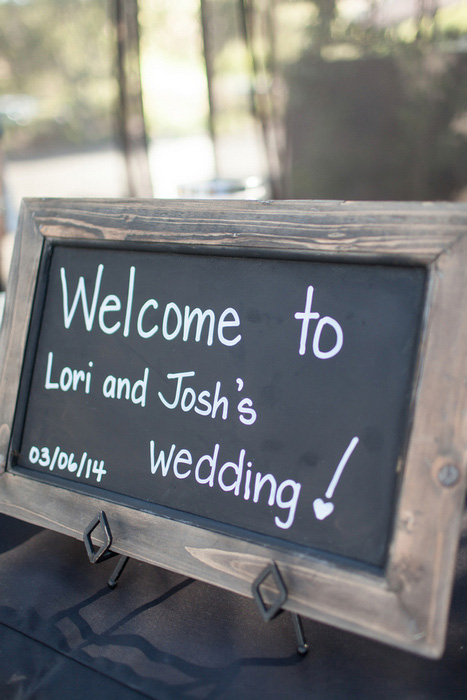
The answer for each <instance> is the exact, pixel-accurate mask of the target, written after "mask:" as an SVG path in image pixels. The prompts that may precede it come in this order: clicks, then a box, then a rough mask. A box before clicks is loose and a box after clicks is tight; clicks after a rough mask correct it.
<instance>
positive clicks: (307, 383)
mask: <svg viewBox="0 0 467 700" xmlns="http://www.w3.org/2000/svg"><path fill="white" fill-rule="evenodd" d="M465 308H467V206H466V205H462V204H455V205H454V204H430V203H422V204H418V203H405V204H401V203H382V202H380V203H378V202H375V203H368V202H367V203H364V202H306V201H304V202H240V201H238V202H226V201H224V202H222V201H212V202H203V201H198V202H190V201H166V202H164V201H160V200H156V201H152V200H147V201H146V200H145V201H125V200H56V199H52V200H47V199H45V200H43V199H41V200H27V201H26V202H24V204H23V207H22V214H21V219H20V223H19V228H18V233H17V236H16V241H15V250H14V257H13V262H12V267H11V273H10V278H9V282H8V289H7V295H6V302H5V312H4V318H3V323H2V327H1V332H0V512H3V513H5V514H7V515H10V516H14V517H17V518H21V519H24V520H26V521H28V522H31V523H34V524H36V525H39V526H42V527H48V528H51V529H54V530H57V531H58V532H61V533H64V534H67V535H69V536H72V537H76V538H78V539H80V540H83V539H84V545H85V546H83V557H84V559H85V562H84V563H85V564H87V559H86V554H87V556H88V557H89V559H90V560H91V562H93V563H94V562H95V561H96V560H99V559H100V558H103V557H107V555H109V554H110V555H111V554H114V553H115V554H121V555H123V557H130V558H132V559H139V560H141V561H145V562H149V563H152V564H155V565H157V566H160V567H163V568H166V569H171V570H173V571H177V572H179V573H181V574H183V575H186V576H190V577H194V578H198V579H200V580H204V581H207V582H209V583H211V584H214V585H217V586H220V587H223V588H226V589H228V590H231V591H234V592H236V593H239V594H241V595H245V596H250V597H254V599H255V601H256V604H257V605H258V608H259V610H260V612H261V614H263V615H265V613H267V615H265V616H270V615H274V614H275V613H276V612H278V611H279V610H280V609H283V610H287V611H290V612H293V613H297V614H299V615H305V616H308V617H311V618H313V619H315V620H318V621H321V622H325V623H327V624H332V625H335V626H337V627H339V628H342V629H345V630H348V631H351V632H356V633H359V634H364V635H367V636H369V637H371V638H374V639H377V640H379V641H383V642H387V643H390V644H393V645H396V646H398V647H401V648H404V649H408V650H411V651H415V652H417V653H420V654H424V655H427V656H431V657H437V656H439V655H440V654H441V653H442V651H443V647H444V640H445V634H446V626H447V619H448V614H449V603H450V596H451V591H452V582H453V572H454V566H455V559H456V552H457V546H458V541H459V532H460V526H461V518H462V513H463V509H464V504H465V491H466V483H467V469H466V464H467V459H466V451H465V446H466V445H467V435H466V434H465V426H466V423H465V405H466V400H467V396H466V394H467V382H465V377H466V376H467V357H466V347H467V316H466V315H465V314H464V313H462V311H463V310H464V309H465ZM120 561H121V562H122V561H124V560H120ZM129 578H130V575H129ZM271 611H272V612H271Z"/></svg>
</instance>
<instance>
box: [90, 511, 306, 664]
mask: <svg viewBox="0 0 467 700" xmlns="http://www.w3.org/2000/svg"><path fill="white" fill-rule="evenodd" d="M99 526H101V530H102V531H103V534H104V542H103V543H102V544H101V546H100V547H95V546H94V544H93V542H92V538H91V535H92V533H93V532H94V530H95V529H96V528H97V527H99ZM83 539H84V546H85V548H86V552H87V555H88V557H89V561H90V562H91V564H99V563H100V562H102V561H107V560H108V559H111V558H112V557H115V556H117V552H112V551H111V549H110V547H111V545H112V531H111V529H110V526H109V521H108V520H107V516H106V514H105V512H104V511H103V510H101V511H100V512H99V513H98V514H97V515H96V516H95V518H93V519H92V520H91V522H90V523H89V525H88V526H87V528H86V529H85V531H84V533H83ZM129 559H130V557H128V556H126V555H124V554H122V555H120V559H119V560H118V563H117V566H116V567H115V569H114V571H113V573H112V575H111V576H110V578H109V579H108V581H107V585H108V586H109V587H110V588H115V586H116V585H117V582H118V580H119V578H120V576H121V575H122V573H123V570H124V568H125V566H126V565H127V564H128V561H129ZM269 576H271V577H272V579H273V581H274V583H275V585H276V588H277V597H276V599H275V600H274V601H273V602H272V603H271V604H270V605H267V604H266V602H265V600H264V598H263V596H262V594H261V586H262V584H263V583H264V582H265V581H266V579H267V578H268V577H269ZM251 590H252V593H253V598H254V600H255V602H256V605H257V606H258V610H259V612H260V614H261V617H262V618H263V620H264V621H265V622H269V621H270V620H273V619H274V618H275V617H277V616H278V615H280V613H281V612H283V609H282V606H283V605H284V603H285V601H286V600H287V597H288V592H287V588H286V586H285V583H284V579H283V578H282V576H281V573H280V571H279V569H278V568H277V564H276V563H275V562H273V563H272V564H269V566H267V567H266V568H265V569H263V571H262V572H261V573H260V575H259V576H258V577H257V579H256V580H255V581H254V582H253V584H252V587H251ZM290 615H291V617H292V623H293V627H294V631H295V636H296V638H297V652H298V653H299V654H300V655H301V656H305V654H307V653H308V642H307V641H306V638H305V634H304V631H303V624H302V620H301V618H300V616H299V615H297V614H296V613H290Z"/></svg>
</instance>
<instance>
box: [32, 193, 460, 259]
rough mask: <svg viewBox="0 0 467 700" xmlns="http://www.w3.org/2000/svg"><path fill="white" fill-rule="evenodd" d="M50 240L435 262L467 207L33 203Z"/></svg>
mask: <svg viewBox="0 0 467 700" xmlns="http://www.w3.org/2000/svg"><path fill="white" fill-rule="evenodd" d="M28 206H29V207H31V208H32V209H34V212H35V213H34V220H35V222H36V225H37V228H38V230H39V231H40V232H41V233H42V234H43V235H44V236H49V237H56V238H65V239H67V238H73V236H77V237H79V238H84V239H87V240H94V241H103V240H109V239H110V240H122V241H132V240H133V241H135V240H138V241H139V242H145V241H146V242H152V241H155V242H159V243H161V242H162V243H169V242H172V243H174V244H179V245H188V246H190V245H194V244H195V245H197V246H199V245H203V246H208V247H210V248H217V249H225V248H226V249H229V248H242V247H248V248H251V249H252V250H255V249H256V250H264V249H269V251H287V252H288V253H289V254H293V253H296V254H313V256H314V257H316V258H321V257H329V256H333V257H336V256H342V255H343V256H346V257H351V258H355V259H358V260H367V259H372V260H373V259H379V260H380V261H390V260H398V261H399V262H400V261H401V259H405V260H407V261H411V262H412V263H420V264H425V263H430V262H432V261H433V260H434V258H436V256H437V255H438V254H439V253H440V251H441V250H445V249H446V248H448V247H449V246H450V245H452V244H453V243H454V242H455V241H456V240H457V239H458V238H459V236H462V235H463V232H465V229H466V226H467V211H466V209H467V208H466V207H462V206H461V207H455V208H454V209H453V208H452V206H449V205H438V206H434V205H432V204H395V203H383V204H378V203H371V202H369V203H362V202H359V203H355V202H302V201H296V202H295V201H283V202H268V201H267V202H253V201H228V202H227V201H212V202H209V207H207V206H206V202H203V201H200V200H195V201H189V200H165V201H157V203H155V202H154V200H133V201H131V202H128V201H127V202H121V201H120V202H115V201H112V200H66V202H64V201H61V200H45V201H43V200H28Z"/></svg>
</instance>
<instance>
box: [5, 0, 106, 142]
mask: <svg viewBox="0 0 467 700" xmlns="http://www.w3.org/2000/svg"><path fill="white" fill-rule="evenodd" d="M109 25H110V22H109V17H108V14H107V3H106V2H103V1H102V0H30V1H29V2H22V3H15V2H6V3H5V2H4V3H2V4H0V85H1V92H2V94H3V95H8V94H11V95H28V96H31V97H33V98H35V100H36V104H37V114H36V116H35V119H33V120H32V121H31V123H29V124H28V126H27V129H26V128H25V126H24V124H19V125H18V124H15V123H14V120H11V119H9V118H8V116H7V117H6V118H4V126H5V128H6V130H7V136H8V144H9V146H10V148H11V149H14V148H15V147H20V146H22V147H24V146H25V145H27V144H33V143H38V142H41V141H42V142H43V143H44V144H45V143H50V142H52V141H57V140H58V141H60V142H63V141H73V142H83V141H89V140H91V141H93V140H99V139H101V138H102V137H103V136H105V135H107V134H108V133H109V114H110V107H111V106H112V107H113V101H114V100H115V99H116V86H115V82H114V78H113V60H114V55H115V49H114V42H113V39H112V31H113V30H112V28H111V27H110V26H109Z"/></svg>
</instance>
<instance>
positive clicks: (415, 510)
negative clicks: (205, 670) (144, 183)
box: [0, 199, 467, 657]
mask: <svg viewBox="0 0 467 700" xmlns="http://www.w3.org/2000/svg"><path fill="white" fill-rule="evenodd" d="M47 239H48V240H49V241H50V242H51V243H56V244H60V245H63V244H70V243H71V244H75V243H79V244H81V245H86V246H88V247H92V246H95V245H99V246H100V245H110V246H120V247H123V248H125V247H128V248H131V247H132V246H139V247H141V246H143V248H144V246H149V247H151V248H152V249H159V248H162V249H183V250H190V251H193V252H208V253H210V254H213V255H214V254H218V253H226V252H227V253H228V254H245V255H258V256H265V257H278V258H281V257H284V258H286V257H292V258H294V257H296V258H300V259H310V260H315V259H321V260H332V261H347V262H354V261H360V262H368V263H371V264H373V263H391V264H392V263H397V264H409V265H422V266H424V267H426V269H427V271H428V276H429V285H428V293H427V299H426V305H425V320H424V332H423V340H422V343H421V346H420V357H419V369H418V380H417V383H416V388H415V390H414V396H413V408H412V426H411V431H410V439H409V444H408V450H407V456H406V459H405V464H404V465H403V470H402V471H403V476H402V480H401V489H400V496H399V501H398V506H397V511H396V513H395V527H394V534H393V537H392V543H391V549H390V555H389V560H388V564H387V567H386V570H385V571H384V572H380V573H378V574H377V573H375V574H371V573H369V572H365V571H364V570H362V569H361V568H360V569H359V568H353V567H351V566H350V565H349V564H348V563H345V562H344V561H339V560H338V559H333V560H331V559H330V558H326V557H324V556H323V557H321V556H315V555H312V554H310V555H305V554H302V553H298V552H297V553H293V552H291V551H284V550H283V549H281V548H279V547H277V546H269V545H268V546H266V545H263V544H258V543H256V544H255V543H253V542H249V541H246V540H243V539H241V538H237V537H232V536H229V535H226V534H221V533H218V532H215V531H213V530H210V529H204V528H201V527H194V526H192V525H190V524H188V523H185V522H182V521H180V520H172V519H169V518H167V517H162V516H159V515H156V514H154V513H148V512H144V510H137V509H133V508H129V507H126V506H123V505H120V504H118V503H114V502H109V501H106V500H104V499H103V498H96V497H91V496H85V495H82V494H80V493H76V492H73V491H71V490H69V489H64V488H58V487H55V486H51V485H48V484H46V483H42V482H40V481H35V480H33V479H30V478H26V477H23V476H20V475H17V474H14V473H11V472H10V471H8V470H7V471H6V472H5V473H3V474H2V475H1V476H0V510H1V511H2V512H5V513H7V514H9V515H13V516H15V517H19V518H22V519H24V520H27V521H28V522H32V523H35V524H37V525H41V526H44V527H49V528H51V529H54V530H57V531H59V532H62V533H65V534H67V535H71V536H73V537H77V538H82V533H83V531H84V529H85V527H86V526H87V525H88V524H89V522H90V521H91V520H92V518H93V517H94V516H95V515H96V513H97V512H99V511H100V510H102V509H103V510H105V512H106V514H107V516H108V519H109V523H110V526H111V529H112V533H113V537H114V544H113V549H115V551H117V552H120V553H122V554H127V555H129V556H132V557H136V558H138V559H141V560H143V561H147V562H151V563H154V564H158V565H160V566H162V567H165V568H168V569H173V570H175V571H178V572H180V573H183V574H186V575H188V576H193V577H196V578H199V579H202V580H204V581H208V582H210V583H213V584H215V585H219V586H222V587H224V588H227V589H229V590H232V591H235V592H237V593H240V594H242V595H248V596H250V595H251V583H252V582H253V581H254V579H255V578H256V576H257V575H258V574H259V573H260V572H261V571H262V570H263V568H264V567H265V566H266V565H267V564H269V563H270V562H271V561H276V562H277V564H278V566H279V568H280V571H281V573H282V575H283V577H284V580H285V583H286V586H287V589H288V593H289V595H288V599H287V602H286V603H285V605H284V607H285V608H286V609H288V610H291V611H295V612H298V613H300V614H303V615H306V616H309V617H312V618H314V619H317V620H320V621H322V622H326V623H329V624H332V625H335V626H337V627H341V628H343V629H346V630H349V631H352V632H357V633H360V634H364V635H366V636H369V637H372V638H374V639H377V640H381V641H385V642H388V643H391V644H394V645H397V646H399V647H401V648H404V649H409V650H411V651H416V652H418V653H421V654H425V655H427V656H433V657H436V656H439V655H440V654H441V653H442V650H443V644H444V637H445V628H446V624H447V617H448V611H449V602H450V595H451V588H452V579H453V571H454V563H455V557H456V550H457V543H458V536H459V529H460V520H461V516H462V511H463V504H464V498H465V487H466V478H467V477H466V453H467V426H466V422H467V420H466V404H465V398H466V396H465V394H466V387H467V362H466V347H467V315H466V313H465V309H466V308H467V284H466V283H467V206H466V205H452V204H430V203H409V204H400V203H362V202H360V203H356V202H304V201H303V202H240V201H235V202H222V201H215V202H202V201H196V202H190V201H154V200H137V201H135V200H132V201H122V200H115V201H114V200H50V199H47V200H27V201H26V202H25V204H24V206H23V212H22V220H21V224H20V235H19V236H18V238H17V242H16V248H15V257H14V261H13V265H12V274H11V279H10V282H9V288H8V294H7V303H6V309H5V319H4V324H3V327H2V334H1V339H0V357H1V359H0V362H1V365H0V366H1V370H0V372H1V374H0V398H1V401H0V441H1V442H0V452H1V453H2V454H3V455H4V456H3V458H2V460H1V464H3V465H4V464H5V462H6V461H8V465H9V466H11V464H12V461H13V460H12V457H13V456H12V454H11V450H10V453H9V454H8V460H7V453H8V450H9V442H10V433H11V427H12V422H13V415H14V411H15V405H16V396H17V392H18V386H19V383H20V374H21V367H22V362H23V354H24V349H25V344H26V338H27V334H28V330H29V318H30V315H31V309H32V304H33V300H34V291H35V282H36V277H37V272H38V268H39V263H40V258H41V253H42V249H43V242H44V241H45V240H47ZM446 465H452V466H454V467H455V468H456V469H457V470H458V472H459V478H458V480H457V481H456V482H455V483H454V484H452V485H451V486H443V485H442V483H441V482H440V480H439V472H440V469H441V468H442V467H443V466H446ZM96 541H99V540H98V535H97V533H96ZM267 591H268V587H267V586H266V587H265V596H266V597H267V595H268V592H267Z"/></svg>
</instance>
